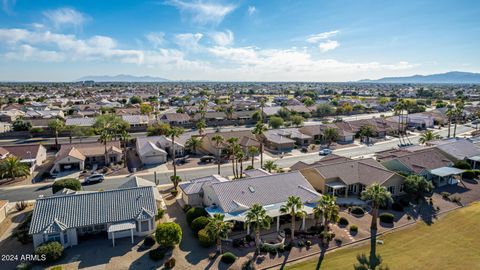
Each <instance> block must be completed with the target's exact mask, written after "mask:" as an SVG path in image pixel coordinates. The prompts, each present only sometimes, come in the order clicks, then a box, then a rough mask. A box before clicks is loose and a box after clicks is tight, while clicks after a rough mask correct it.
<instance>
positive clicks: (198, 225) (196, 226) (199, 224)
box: [190, 216, 209, 236]
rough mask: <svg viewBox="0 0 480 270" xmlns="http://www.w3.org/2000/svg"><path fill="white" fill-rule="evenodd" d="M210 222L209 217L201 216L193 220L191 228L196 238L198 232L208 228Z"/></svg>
mask: <svg viewBox="0 0 480 270" xmlns="http://www.w3.org/2000/svg"><path fill="white" fill-rule="evenodd" d="M208 222H209V220H208V218H207V217H204V216H201V217H198V218H196V219H194V220H193V222H192V224H190V228H192V231H193V233H194V234H195V236H196V235H197V233H198V231H200V230H201V229H203V228H205V226H207V224H208Z"/></svg>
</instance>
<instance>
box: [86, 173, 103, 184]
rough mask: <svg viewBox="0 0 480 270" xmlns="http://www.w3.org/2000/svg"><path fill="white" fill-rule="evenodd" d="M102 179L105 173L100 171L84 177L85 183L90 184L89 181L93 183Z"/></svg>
mask: <svg viewBox="0 0 480 270" xmlns="http://www.w3.org/2000/svg"><path fill="white" fill-rule="evenodd" d="M103 180H105V175H103V174H101V173H97V174H92V175H90V176H88V177H85V181H84V182H85V183H86V184H90V183H94V182H103Z"/></svg>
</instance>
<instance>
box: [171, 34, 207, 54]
mask: <svg viewBox="0 0 480 270" xmlns="http://www.w3.org/2000/svg"><path fill="white" fill-rule="evenodd" d="M202 37H203V34H202V33H195V34H194V33H184V34H177V35H175V43H176V44H177V45H178V46H180V47H182V48H185V49H187V50H196V49H198V47H199V45H198V42H200V40H201V39H202Z"/></svg>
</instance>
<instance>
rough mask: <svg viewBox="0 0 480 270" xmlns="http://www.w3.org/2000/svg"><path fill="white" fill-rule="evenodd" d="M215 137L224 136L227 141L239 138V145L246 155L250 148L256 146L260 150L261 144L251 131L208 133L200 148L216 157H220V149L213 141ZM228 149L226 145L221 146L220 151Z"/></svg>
mask: <svg viewBox="0 0 480 270" xmlns="http://www.w3.org/2000/svg"><path fill="white" fill-rule="evenodd" d="M215 135H220V136H222V137H223V138H224V139H225V141H227V140H228V139H229V138H239V140H240V141H239V144H240V146H241V147H242V149H243V151H244V152H245V153H246V152H247V149H248V147H249V146H255V147H257V148H260V142H259V141H258V140H257V138H256V136H255V135H254V134H253V133H252V132H251V131H250V130H241V131H227V132H214V133H207V134H205V136H204V137H203V138H202V145H201V146H200V148H201V150H203V151H204V152H206V153H209V154H212V155H214V156H217V155H218V149H217V145H216V143H215V142H214V141H213V140H212V138H213V137H214V136H215ZM224 147H226V143H224V144H223V145H220V149H222V148H224Z"/></svg>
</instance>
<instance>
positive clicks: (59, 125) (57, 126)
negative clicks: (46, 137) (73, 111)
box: [48, 119, 65, 149]
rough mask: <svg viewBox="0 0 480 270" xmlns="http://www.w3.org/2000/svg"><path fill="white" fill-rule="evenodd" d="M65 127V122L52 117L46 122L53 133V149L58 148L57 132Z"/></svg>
mask: <svg viewBox="0 0 480 270" xmlns="http://www.w3.org/2000/svg"><path fill="white" fill-rule="evenodd" d="M64 127H65V123H64V122H63V121H62V120H60V119H53V120H50V121H49V122H48V128H50V130H51V131H52V132H53V134H54V135H55V149H58V133H59V132H60V131H61V130H62V129H63V128H64Z"/></svg>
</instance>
